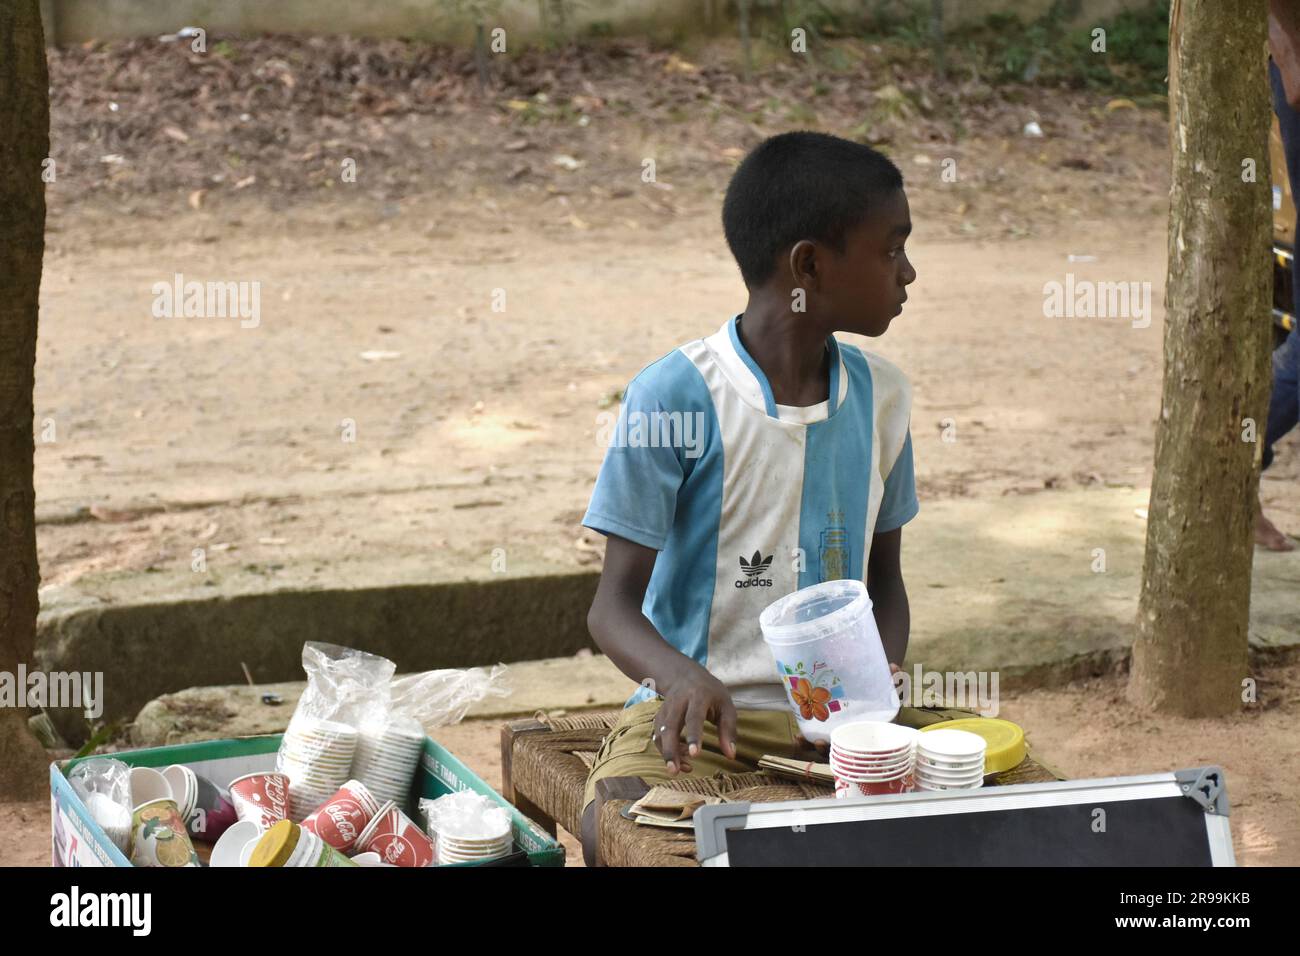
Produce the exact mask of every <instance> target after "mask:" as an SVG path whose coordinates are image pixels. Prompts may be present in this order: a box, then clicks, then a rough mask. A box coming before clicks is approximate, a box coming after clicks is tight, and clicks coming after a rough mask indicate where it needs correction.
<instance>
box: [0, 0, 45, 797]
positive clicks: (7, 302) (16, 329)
mask: <svg viewBox="0 0 1300 956" xmlns="http://www.w3.org/2000/svg"><path fill="white" fill-rule="evenodd" d="M49 150H50V102H49V77H48V74H47V73H46V68H45V38H44V35H43V32H42V30H41V13H40V3H39V0H6V2H4V3H0V170H4V174H3V175H0V671H4V672H7V673H8V674H10V675H14V678H16V675H17V670H18V664H19V663H20V662H21V663H26V664H27V665H28V666H29V667H31V666H32V658H33V650H34V648H35V644H36V611H37V607H38V602H37V596H36V592H37V587H38V586H39V584H40V571H39V569H38V568H37V564H36V496H35V492H34V490H33V486H32V460H33V456H34V454H35V448H34V445H33V434H32V424H33V422H32V419H33V408H32V384H33V381H34V378H35V371H36V312H37V306H38V302H39V298H40V288H41V259H42V257H43V256H44V253H45V185H44V183H43V182H42V180H41V163H42V161H43V160H44V159H45V158H46V157H47V156H48V155H49ZM26 717H27V715H26V713H25V711H24V710H23V709H21V708H17V707H0V798H5V799H34V798H36V797H38V796H40V795H41V794H42V793H43V792H45V789H46V787H45V783H44V781H45V777H46V763H45V751H44V750H43V749H42V748H41V746H40V744H38V743H37V741H36V738H34V737H33V736H32V735H31V734H30V733H29V732H28V730H27V719H26Z"/></svg>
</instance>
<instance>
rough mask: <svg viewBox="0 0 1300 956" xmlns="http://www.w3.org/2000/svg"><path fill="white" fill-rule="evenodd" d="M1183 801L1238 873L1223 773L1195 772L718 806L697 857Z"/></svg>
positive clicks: (699, 825) (1219, 856) (718, 861)
mask: <svg viewBox="0 0 1300 956" xmlns="http://www.w3.org/2000/svg"><path fill="white" fill-rule="evenodd" d="M1176 796H1182V797H1186V798H1188V799H1190V800H1194V801H1195V802H1197V803H1199V804H1200V805H1201V808H1202V809H1203V810H1204V811H1205V831H1206V838H1207V841H1208V843H1209V851H1210V864H1211V866H1235V865H1236V859H1235V857H1234V856H1233V852H1232V832H1231V830H1230V828H1229V825H1228V791H1227V784H1226V782H1225V780H1224V774H1223V770H1222V768H1220V767H1194V768H1191V769H1188V770H1175V771H1171V772H1169V773H1158V774H1149V775H1146V776H1138V777H1104V778H1100V779H1096V780H1063V781H1059V782H1055V783H1026V784H1015V785H1012V786H1006V787H990V788H988V789H987V790H984V789H980V790H968V791H957V790H950V791H946V792H937V791H919V792H915V793H900V794H893V795H888V796H879V797H857V798H848V799H838V800H837V799H834V798H830V799H825V800H792V801H785V802H781V803H723V804H716V805H712V806H705V807H701V808H700V809H698V810H697V811H696V812H695V817H694V819H695V846H696V855H697V857H698V859H699V861H700V865H702V866H729V865H730V862H729V860H728V855H727V834H728V832H729V831H732V830H755V829H767V828H778V827H783V828H789V827H792V826H816V825H818V824H827V823H845V822H849V821H857V820H889V819H898V818H902V817H921V816H934V815H939V814H951V813H981V812H987V811H992V810H1020V809H1026V808H1030V807H1052V806H1068V805H1073V804H1078V803H1085V802H1103V803H1109V802H1116V801H1120V800H1151V799H1164V798H1168V797H1176Z"/></svg>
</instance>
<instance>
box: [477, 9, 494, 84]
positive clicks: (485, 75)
mask: <svg viewBox="0 0 1300 956" xmlns="http://www.w3.org/2000/svg"><path fill="white" fill-rule="evenodd" d="M474 66H475V68H476V69H477V71H478V91H479V95H483V94H484V93H486V92H487V88H488V83H489V82H491V78H492V75H491V73H490V72H489V71H488V48H487V27H486V26H484V25H483V21H482V20H479V21H478V22H477V23H475V24H474Z"/></svg>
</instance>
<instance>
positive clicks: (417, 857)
mask: <svg viewBox="0 0 1300 956" xmlns="http://www.w3.org/2000/svg"><path fill="white" fill-rule="evenodd" d="M365 849H367V850H373V851H374V852H376V853H378V854H379V856H380V858H381V859H382V860H383V861H384V862H385V863H393V864H395V865H397V866H428V865H429V864H430V863H432V862H433V843H432V842H431V841H430V840H429V838H428V837H427V836H425V835H424V834H423V833H421V832H420V830H419V829H417V828H416V827H415V826H414V825H413V824H410V823H408V822H407V821H405V820H404V819H403V818H402V817H401V816H400V815H399V814H397V813H396V812H393V813H390V814H388V815H387V816H386V817H385V819H384V822H383V823H382V824H380V826H379V832H376V833H375V834H374V835H373V836H372V837H371V838H370V841H369V844H368V845H367V846H366V847H365Z"/></svg>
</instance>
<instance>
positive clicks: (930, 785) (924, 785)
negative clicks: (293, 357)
mask: <svg viewBox="0 0 1300 956" xmlns="http://www.w3.org/2000/svg"><path fill="white" fill-rule="evenodd" d="M982 786H984V778H983V777H980V778H979V779H977V780H976V781H975V782H974V783H970V784H958V785H953V784H946V783H935V782H934V781H933V780H926V779H925V778H924V777H917V778H916V787H917V789H918V790H978V789H980V787H982Z"/></svg>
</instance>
